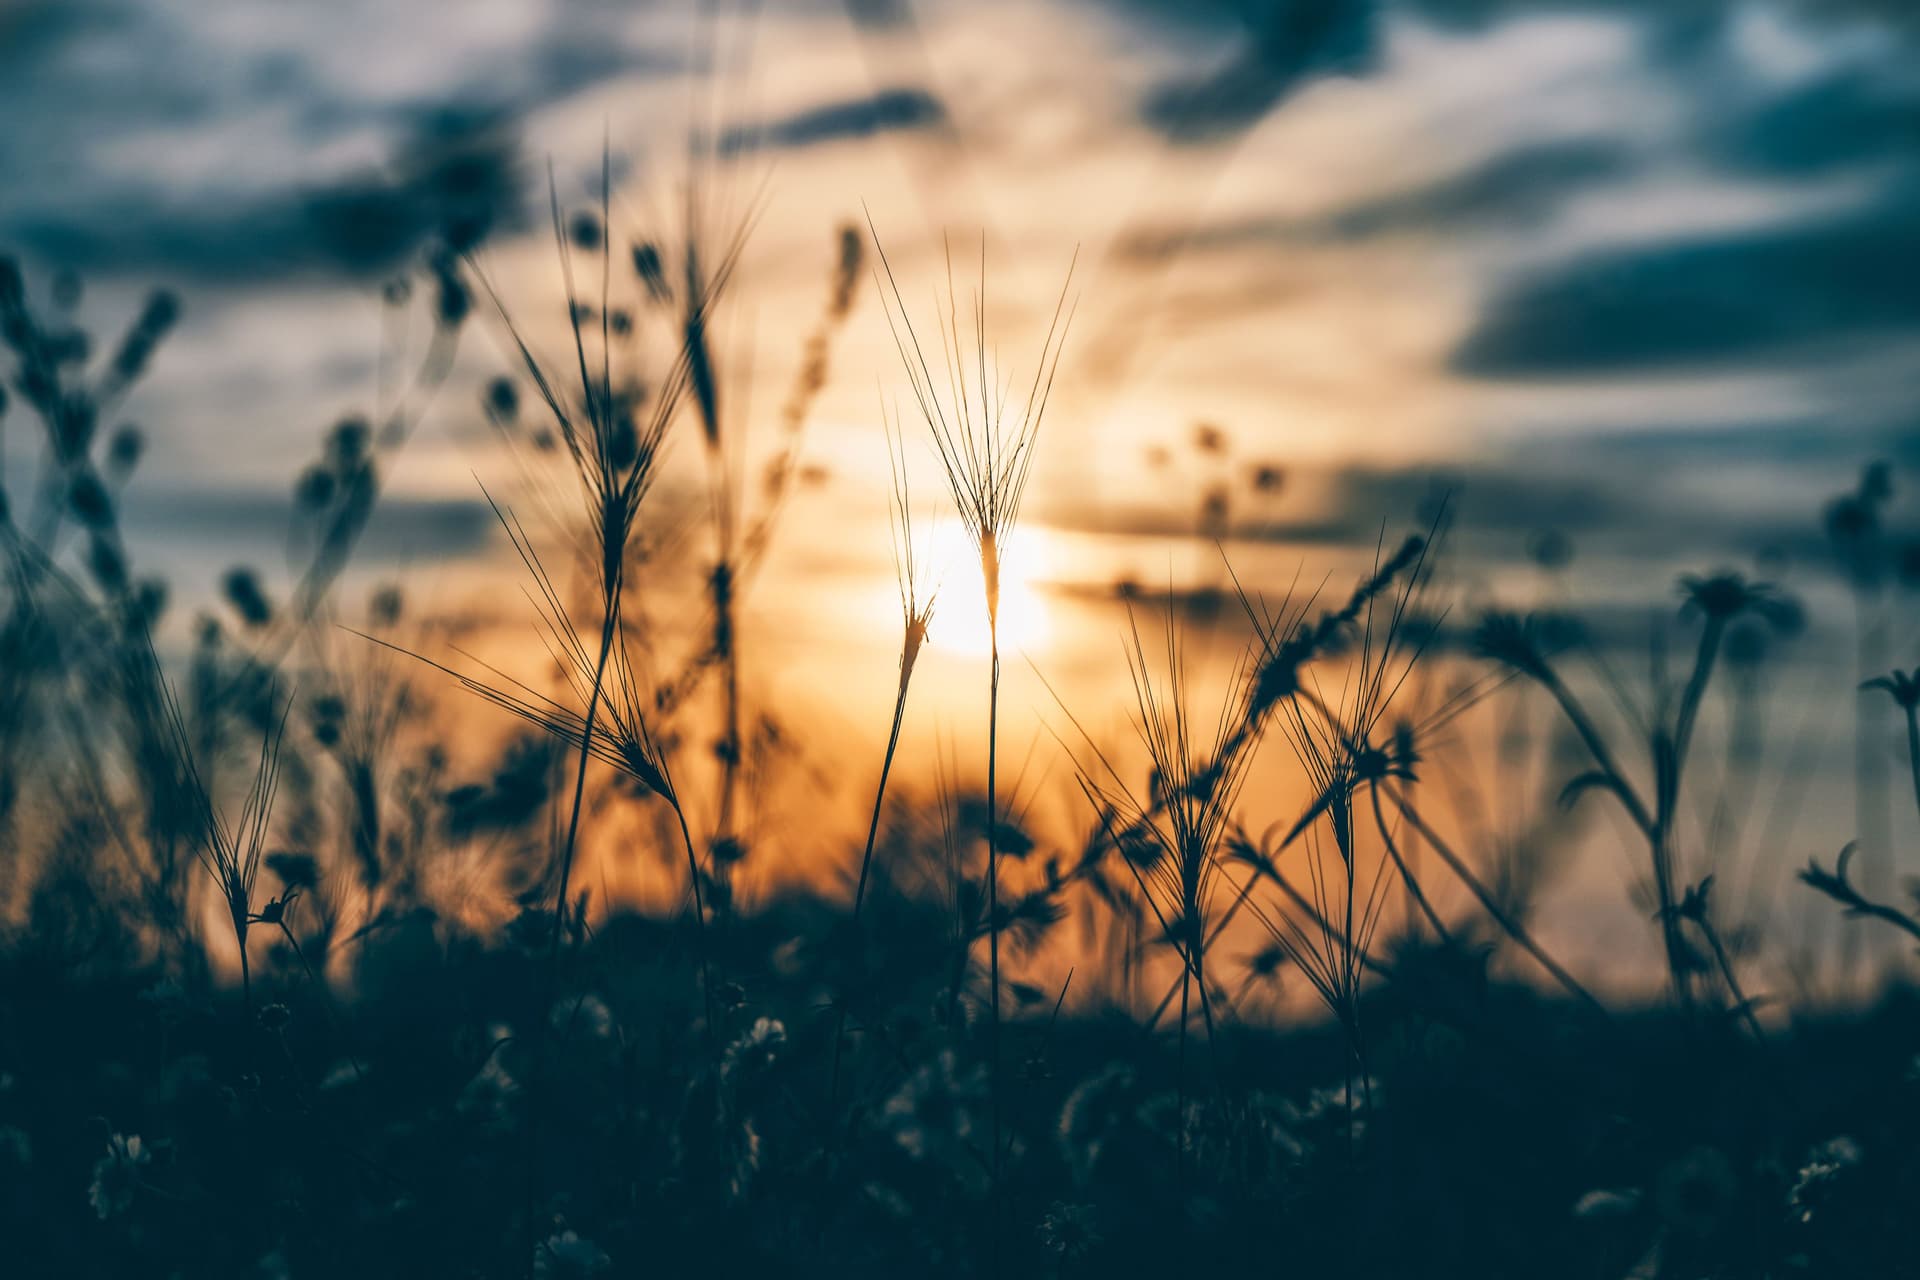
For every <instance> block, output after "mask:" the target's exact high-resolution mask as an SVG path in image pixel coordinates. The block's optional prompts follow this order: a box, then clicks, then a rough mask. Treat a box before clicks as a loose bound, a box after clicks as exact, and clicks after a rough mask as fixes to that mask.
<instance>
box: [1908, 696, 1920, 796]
mask: <svg viewBox="0 0 1920 1280" xmlns="http://www.w3.org/2000/svg"><path fill="white" fill-rule="evenodd" d="M1907 766H1908V767H1909V768H1911V769H1912V770H1913V803H1914V807H1915V808H1920V707H1908V708H1907Z"/></svg>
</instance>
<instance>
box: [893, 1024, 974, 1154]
mask: <svg viewBox="0 0 1920 1280" xmlns="http://www.w3.org/2000/svg"><path fill="white" fill-rule="evenodd" d="M981 1083H982V1073H981V1071H980V1069H979V1068H977V1067H976V1068H974V1069H973V1070H972V1071H969V1072H966V1073H965V1074H962V1073H961V1072H960V1070H959V1067H958V1064H957V1061H956V1059H955V1058H954V1055H953V1050H951V1049H942V1050H941V1051H940V1052H939V1054H937V1055H936V1056H935V1057H934V1058H933V1060H932V1061H930V1062H925V1063H922V1064H921V1065H920V1068H919V1069H918V1070H917V1071H915V1072H914V1073H913V1075H911V1076H909V1077H908V1078H907V1080H906V1081H905V1082H904V1083H902V1084H901V1086H900V1087H899V1088H898V1089H897V1090H895V1091H894V1093H893V1095H892V1096H891V1097H889V1098H888V1099H887V1101H886V1103H885V1105H884V1106H883V1107H882V1108H881V1116H882V1118H883V1119H884V1120H885V1121H886V1123H887V1126H888V1127H889V1128H890V1129H892V1131H893V1138H894V1141H895V1142H898V1143H899V1144H900V1146H901V1148H902V1149H903V1150H905V1151H906V1153H907V1154H908V1155H910V1156H913V1157H914V1158H915V1159H926V1158H928V1157H929V1156H931V1155H935V1154H938V1153H939V1151H941V1150H942V1149H944V1147H945V1145H946V1144H947V1143H948V1142H950V1141H958V1142H960V1143H965V1142H967V1141H969V1140H970V1139H971V1138H972V1137H973V1136H974V1130H975V1128H976V1126H977V1122H976V1120H975V1117H974V1108H973V1105H972V1104H973V1103H975V1102H977V1101H978V1099H979V1097H980V1093H981V1088H980V1086H981Z"/></svg>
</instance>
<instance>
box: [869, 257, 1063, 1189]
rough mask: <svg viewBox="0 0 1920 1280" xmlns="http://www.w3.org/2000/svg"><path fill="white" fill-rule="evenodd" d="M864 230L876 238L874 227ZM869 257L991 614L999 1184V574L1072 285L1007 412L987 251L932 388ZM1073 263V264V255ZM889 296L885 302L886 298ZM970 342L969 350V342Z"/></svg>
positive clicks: (991, 991) (941, 348) (903, 313)
mask: <svg viewBox="0 0 1920 1280" xmlns="http://www.w3.org/2000/svg"><path fill="white" fill-rule="evenodd" d="M868 226H869V230H873V228H872V224H871V222H869V224H868ZM873 235H874V248H875V251H876V252H877V253H878V254H879V256H880V265H881V270H882V271H883V272H884V274H885V277H886V290H887V292H888V293H890V295H891V304H892V305H891V306H889V307H888V308H887V322H888V326H889V328H890V329H891V330H892V332H893V338H894V345H895V347H896V349H897V350H898V352H899V355H900V362H901V366H902V367H903V369H904V370H905V372H906V375H907V382H908V385H909V387H910V388H911V389H912V391H913V398H914V403H915V404H916V405H917V406H918V408H919V410H920V416H921V418H922V420H923V421H924V423H925V424H926V427H927V430H928V432H929V434H930V435H931V436H932V437H933V443H934V446H935V449H936V450H937V451H938V453H939V455H940V462H941V465H942V467H943V468H944V470H945V471H946V476H947V485H948V488H949V489H950V490H951V491H952V494H953V503H954V506H955V508H956V509H957V511H958V513H959V517H960V523H961V525H962V527H963V528H965V530H966V533H967V537H968V538H969V539H970V540H971V541H972V543H973V546H974V550H975V551H976V552H977V553H978V555H979V560H980V583H981V589H982V591H983V592H984V594H985V598H986V607H987V633H988V646H989V660H990V664H991V665H990V667H989V671H988V677H987V822H986V836H987V922H988V924H987V948H988V979H987V980H988V983H989V988H988V1007H989V1012H990V1022H989V1024H988V1045H989V1048H988V1056H989V1059H990V1063H991V1069H992V1074H993V1083H994V1088H993V1130H992V1142H993V1155H992V1166H993V1171H994V1180H995V1182H996V1184H997V1183H998V1181H999V1176H1000V1163H1001V1151H1000V1113H1001V1101H1002V1099H1001V1095H1002V1093H1003V1091H1004V1088H1003V1081H1002V1079H1001V1063H1000V927H999V919H1000V849H999V841H998V821H999V810H998V808H997V806H996V799H997V797H996V788H997V785H998V780H999V740H1000V570H1001V556H1002V555H1003V554H1004V553H1005V552H1006V550H1007V540H1008V537H1009V536H1010V535H1011V534H1012V533H1013V529H1014V525H1015V523H1016V522H1017V521H1018V520H1019V517H1020V502H1021V499H1022V498H1023V497H1024V496H1025V494H1026V488H1027V477H1028V476H1029V474H1031V471H1032V467H1033V456H1034V446H1035V443H1036V441H1037V439H1038V437H1039V432H1040V424H1041V421H1042V420H1043V419H1044V417H1045V415H1046V409H1047V401H1048V399H1049V398H1050V396H1051V395H1052V392H1053V381H1054V376H1055V374H1056V373H1057V372H1058V370H1059V364H1060V356H1061V352H1062V350H1063V348H1064V345H1065V341H1066V333H1067V329H1068V327H1069V326H1070V325H1071V322H1072V315H1071V313H1070V312H1069V311H1067V309H1066V302H1067V290H1068V289H1069V288H1070V287H1071V285H1072V282H1073V267H1072V265H1069V266H1068V269H1067V275H1066V279H1065V280H1064V281H1063V282H1062V283H1061V288H1060V296H1059V300H1058V301H1057V302H1056V303H1055V304H1054V310H1053V318H1052V320H1051V321H1050V322H1049V323H1048V326H1047V332H1046V337H1045V339H1044V340H1043V341H1042V343H1041V346H1040V354H1039V357H1038V359H1036V360H1035V361H1034V368H1033V377H1032V381H1031V383H1030V384H1029V385H1028V387H1027V389H1026V394H1025V399H1024V401H1015V402H1014V403H1013V404H1012V405H1011V406H1010V405H1009V404H1008V398H1007V397H1008V392H1009V390H1010V389H1011V383H1008V384H1004V385H1003V384H1002V382H1001V374H1000V372H999V370H998V369H997V368H995V367H992V364H991V362H990V361H989V359H988V344H987V298H986V275H987V262H986V247H985V244H984V242H983V243H982V246H981V251H980V274H979V280H978V284H977V287H976V290H975V293H974V296H973V304H972V314H971V325H970V331H969V333H968V334H967V335H963V333H962V330H961V326H960V318H959V311H958V302H957V294H956V290H955V289H954V284H953V253H952V248H951V246H949V247H948V250H947V290H946V302H945V305H944V308H942V309H941V310H940V311H938V312H937V313H936V316H935V330H936V332H937V333H938V340H937V350H938V353H937V355H936V356H934V357H932V359H937V360H938V361H939V363H940V364H941V366H942V367H943V369H944V373H943V374H941V375H939V377H938V379H936V375H935V373H934V366H933V364H932V363H931V362H930V357H929V355H928V351H927V348H926V346H925V345H923V343H922V342H921V339H920V336H919V333H918V331H917V330H916V329H915V327H914V325H913V321H912V318H911V317H910V316H909V315H908V313H907V307H906V299H905V298H904V297H903V296H902V295H901V292H900V285H899V281H898V280H897V279H896V278H895V276H894V273H893V264H892V263H891V262H889V261H888V260H887V254H886V249H885V248H884V247H883V246H882V245H881V244H880V240H879V232H878V231H877V230H873ZM1076 256H1077V255H1076ZM885 296H886V295H885V294H883V298H884V297H885ZM969 338H970V339H971V341H970V342H969Z"/></svg>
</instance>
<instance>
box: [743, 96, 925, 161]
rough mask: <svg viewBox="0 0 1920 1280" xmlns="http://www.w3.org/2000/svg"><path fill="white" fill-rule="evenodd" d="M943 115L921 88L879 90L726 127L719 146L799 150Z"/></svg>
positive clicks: (921, 125) (915, 125) (918, 126)
mask: <svg viewBox="0 0 1920 1280" xmlns="http://www.w3.org/2000/svg"><path fill="white" fill-rule="evenodd" d="M946 119H947V113H946V109H945V108H944V107H942V106H941V105H940V101H939V99H937V98H935V97H934V96H933V95H931V94H929V93H927V92H925V91H924V90H920V89H882V90H881V91H880V92H878V93H875V94H872V95H870V96H868V97H863V98H849V99H846V100H844V101H840V102H830V103H827V104H825V105H823V106H817V107H809V108H808V109H806V110H804V111H799V112H796V113H794V114H793V115H790V116H785V117H782V118H781V119H778V120H774V121H771V122H769V123H766V124H760V125H752V126H741V127H739V128H735V129H732V130H729V131H728V132H727V134H726V136H725V137H724V138H722V139H721V143H720V147H721V150H722V151H723V152H728V153H731V152H738V151H753V150H759V149H763V148H768V147H781V148H787V149H797V148H800V147H811V146H817V145H819V144H821V143H826V142H839V141H843V140H846V139H849V138H870V137H872V136H874V135H875V134H879V133H893V132H898V131H901V130H910V129H928V128H933V127H936V126H938V125H941V124H944V123H945V122H946Z"/></svg>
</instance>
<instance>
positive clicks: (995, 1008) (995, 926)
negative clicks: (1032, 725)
mask: <svg viewBox="0 0 1920 1280" xmlns="http://www.w3.org/2000/svg"><path fill="white" fill-rule="evenodd" d="M997 613H998V611H997V610H990V611H989V615H988V619H987V631H988V636H989V643H990V647H991V649H992V651H993V668H992V672H991V674H990V675H989V677H988V683H987V978H988V982H989V983H990V984H991V989H990V990H989V992H988V995H987V1001H988V1007H989V1010H990V1014H991V1016H990V1018H989V1021H988V1024H987V1057H988V1066H989V1069H990V1070H991V1072H992V1081H993V1106H992V1112H993V1123H992V1134H993V1161H992V1171H993V1206H994V1217H993V1258H994V1271H995V1272H996V1273H998V1271H999V1269H1000V1268H999V1262H1000V1213H1001V1204H1000V1093H1001V1080H1000V839H999V834H1000V833H999V822H1000V810H999V807H998V797H997V794H996V789H995V782H996V779H997V776H998V765H999V738H1000V623H999V619H998V617H997V616H995V615H996V614H997Z"/></svg>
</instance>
